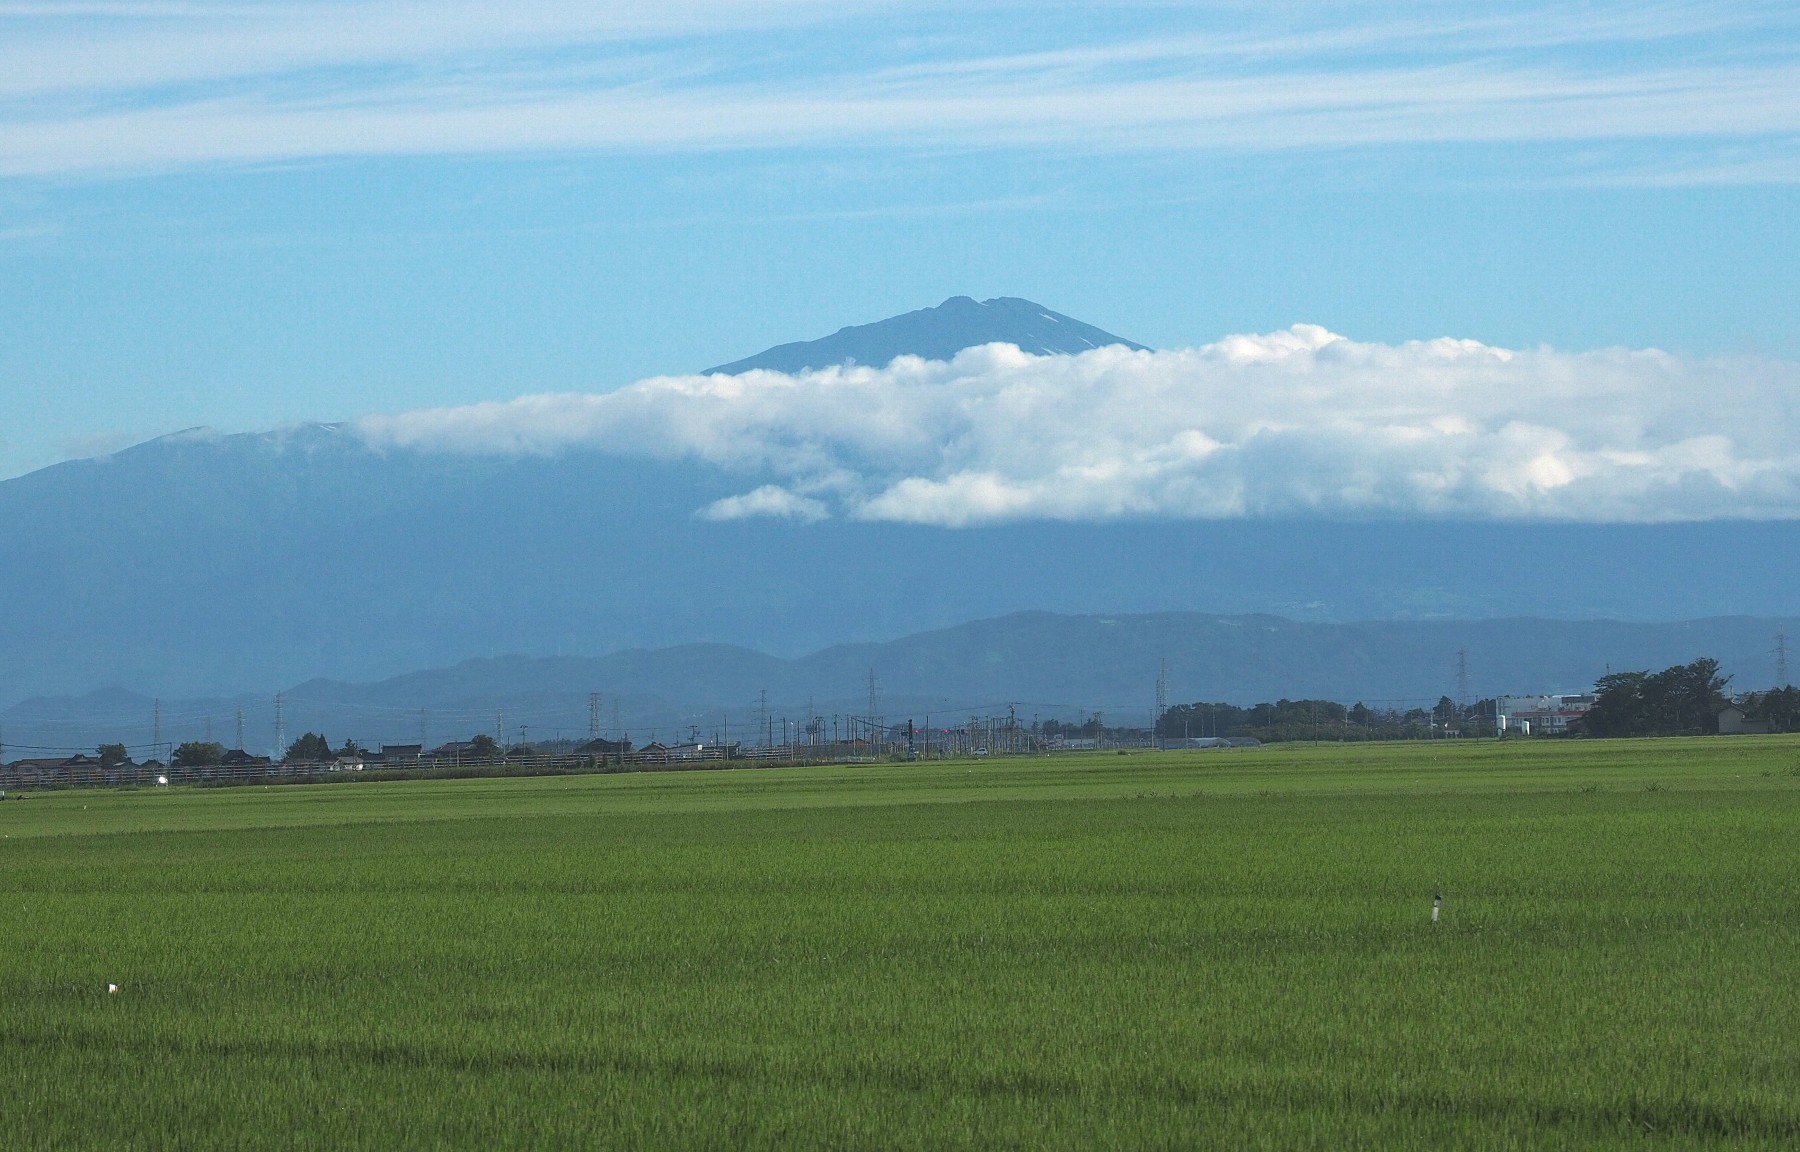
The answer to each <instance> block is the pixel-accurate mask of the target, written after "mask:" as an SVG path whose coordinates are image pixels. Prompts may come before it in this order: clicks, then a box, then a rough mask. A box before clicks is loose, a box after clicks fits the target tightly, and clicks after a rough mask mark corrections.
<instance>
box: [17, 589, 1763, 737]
mask: <svg viewBox="0 0 1800 1152" xmlns="http://www.w3.org/2000/svg"><path fill="white" fill-rule="evenodd" d="M1778 624H1779V621H1778V620H1775V619H1767V618H1756V617H1742V616H1737V617H1717V618H1712V619H1702V620H1688V621H1676V622H1669V623H1629V622H1622V621H1570V620H1554V619H1545V618H1510V619H1495V620H1448V621H1444V620H1439V621H1394V620H1376V621H1355V622H1347V623H1322V622H1300V621H1294V620H1290V619H1287V618H1285V617H1280V616H1275V615H1270V614H1266V613H1256V614H1242V615H1221V614H1215V613H1199V612H1156V613H1137V614H1125V613H1117V614H1061V613H1053V612H1042V611H1026V612H1015V613H1010V614H1007V615H1005V616H1000V617H994V618H990V619H984V620H973V621H969V622H966V623H963V624H959V625H955V626H952V627H949V628H940V629H932V630H927V631H922V632H918V633H915V634H911V635H908V636H903V637H900V638H898V639H896V640H892V641H887V642H880V643H867V642H863V643H849V644H837V645H832V646H829V647H826V648H822V649H819V650H817V651H814V652H810V653H806V654H804V655H801V656H797V657H792V658H784V657H779V656H773V655H769V654H767V653H763V652H758V651H755V650H753V649H748V648H743V647H739V646H732V645H710V644H690V645H677V646H672V647H668V648H661V649H641V648H640V649H627V650H622V651H617V652H612V653H608V654H605V655H600V656H560V657H559V656H543V657H530V656H518V655H513V656H502V657H495V658H486V657H483V658H474V659H469V660H464V661H460V662H458V663H456V664H454V665H451V666H448V667H443V668H430V669H420V670H416V671H413V672H408V673H405V674H402V675H399V676H393V677H388V678H385V679H381V680H376V681H365V682H356V681H345V680H330V679H322V678H320V679H313V680H309V681H306V682H303V683H299V684H296V685H294V686H293V687H291V688H288V689H286V690H285V692H283V698H284V704H285V708H286V717H285V719H286V722H287V732H288V735H289V737H291V736H292V735H294V734H297V733H298V732H300V731H303V730H309V729H310V730H315V731H324V732H327V733H328V734H330V735H332V736H333V737H334V738H342V737H344V736H351V737H355V738H357V739H359V740H361V741H363V742H364V743H365V744H368V745H370V746H373V745H375V744H379V743H381V742H383V741H385V742H388V743H400V742H411V741H413V740H417V739H418V732H419V730H420V727H421V726H422V725H423V726H425V727H427V728H428V729H430V730H433V731H436V732H438V733H439V734H440V738H442V739H449V738H451V736H461V737H466V736H468V735H470V734H471V733H473V732H477V731H490V732H491V731H492V730H493V728H494V726H495V725H496V724H497V723H504V724H505V725H506V726H507V727H508V729H509V730H510V729H512V728H514V727H516V726H517V725H520V724H524V725H526V726H527V727H528V728H529V729H530V730H531V731H535V732H538V733H539V734H540V736H541V737H548V736H551V735H552V734H556V733H562V734H567V735H579V734H582V733H585V732H586V731H587V724H588V720H589V717H590V712H589V693H591V692H598V693H600V694H601V696H602V699H603V705H604V706H603V716H602V722H603V725H604V727H606V728H607V729H608V730H613V729H619V730H624V731H630V732H634V733H637V734H638V735H639V736H640V738H641V737H642V736H643V735H644V734H645V733H648V732H651V731H657V732H661V733H663V734H664V735H667V734H668V733H670V732H671V731H675V730H677V729H680V730H685V729H687V728H688V727H691V726H698V727H703V728H706V729H707V730H709V731H710V730H711V729H712V728H714V727H717V728H720V729H725V728H727V727H742V726H746V725H748V724H749V723H750V719H751V716H752V715H753V714H754V715H756V716H757V717H758V722H759V723H760V716H761V711H760V705H759V703H758V701H759V694H762V693H766V700H767V704H768V709H769V715H770V716H772V717H775V718H777V719H779V718H780V717H781V716H784V715H785V716H786V717H788V718H789V719H790V720H791V719H793V718H795V717H798V716H804V715H806V714H807V711H808V710H809V709H810V710H814V711H816V712H818V713H820V714H824V715H828V716H829V715H832V714H864V713H866V712H867V710H868V709H867V683H868V681H867V677H868V675H869V674H870V673H871V672H873V673H874V674H875V676H876V679H877V691H878V694H879V698H880V703H879V704H878V708H879V710H880V711H881V712H882V713H883V714H884V715H887V716H888V717H890V718H896V719H898V718H908V717H910V718H912V719H915V720H922V719H923V718H924V717H925V716H927V715H937V716H939V717H943V716H963V717H966V715H968V714H969V713H970V712H975V711H979V712H983V713H992V712H1003V711H1005V710H1006V709H1007V708H1008V707H1009V706H1012V707H1017V708H1019V709H1021V710H1022V714H1024V715H1034V714H1036V715H1042V716H1043V717H1045V718H1050V717H1051V716H1055V717H1057V718H1061V719H1075V718H1079V717H1083V716H1085V715H1088V714H1091V713H1092V712H1093V711H1104V712H1106V713H1107V714H1108V715H1110V716H1114V717H1115V718H1118V719H1121V720H1131V719H1133V718H1134V717H1135V718H1137V719H1142V717H1143V716H1144V715H1145V714H1147V713H1148V710H1149V704H1150V700H1151V693H1152V688H1153V685H1154V682H1155V679H1156V676H1157V673H1158V669H1159V667H1162V666H1164V665H1165V664H1166V666H1167V669H1168V675H1169V689H1170V701H1171V702H1172V703H1173V702H1189V701H1194V700H1206V701H1226V702H1232V703H1238V704H1252V703H1258V702H1261V701H1264V700H1268V701H1273V700H1276V699H1279V698H1281V697H1284V696H1285V697H1288V698H1293V699H1301V698H1308V697H1317V698H1327V699H1336V700H1340V701H1342V702H1344V703H1346V704H1348V703H1353V702H1356V701H1359V700H1360V701H1362V702H1364V703H1367V704H1370V705H1375V706H1393V705H1396V704H1400V703H1404V704H1405V705H1407V706H1424V705H1427V704H1429V703H1431V702H1433V701H1435V700H1436V699H1437V698H1438V697H1439V696H1440V695H1452V696H1453V695H1455V694H1456V692H1457V690H1458V686H1457V677H1456V662H1457V654H1458V652H1459V651H1461V652H1466V653H1467V655H1468V659H1469V662H1470V691H1471V694H1472V695H1474V696H1476V697H1485V696H1491V695H1496V694H1537V693H1549V692H1570V691H1583V690H1586V689H1587V688H1589V687H1590V686H1591V685H1592V684H1593V682H1594V681H1595V679H1597V678H1598V677H1599V676H1601V675H1602V674H1604V673H1605V672H1606V671H1608V670H1614V671H1616V670H1622V669H1626V668H1648V669H1660V668H1663V667H1667V666H1668V665H1671V664H1676V663H1685V662H1687V661H1689V660H1692V659H1694V658H1695V657H1698V656H1713V657H1716V658H1719V659H1720V660H1721V661H1722V662H1723V664H1724V668H1725V671H1726V672H1727V673H1730V674H1735V675H1736V676H1737V678H1738V679H1737V682H1736V685H1735V686H1736V687H1738V688H1744V689H1757V688H1764V687H1767V686H1768V683H1767V681H1768V680H1769V679H1770V673H1771V672H1772V667H1771V661H1770V658H1769V655H1768V648H1769V643H1770V641H1771V640H1772V638H1773V636H1774V633H1775V629H1776V627H1777V626H1778ZM273 695H274V694H273V692H265V693H261V694H255V695H243V694H240V695H236V696H220V697H210V698H194V699H187V700H173V699H165V700H164V701H163V702H162V716H163V724H164V732H165V735H166V736H169V737H172V738H175V739H198V738H200V737H201V736H202V735H203V734H204V733H205V732H207V731H211V732H212V733H213V736H214V738H225V737H226V736H227V735H228V733H229V732H230V726H231V723H232V722H233V720H234V718H235V714H236V711H237V709H239V708H243V709H244V712H245V715H246V718H247V721H246V722H247V729H246V730H247V731H249V732H253V733H257V734H259V739H260V740H261V741H262V742H264V743H268V742H270V741H271V740H272V736H271V735H270V733H271V732H272V726H273V720H274V717H273V709H272V700H273ZM151 712H152V707H151V700H150V697H149V696H147V695H143V694H140V693H132V692H127V691H122V690H119V689H116V688H113V689H104V690H101V691H100V692H96V693H90V694H88V695H86V696H82V697H62V698H36V699H33V700H29V701H25V702H22V703H20V704H18V705H14V706H13V707H11V708H8V709H6V710H4V711H3V712H0V722H4V725H5V729H6V731H7V732H8V733H9V734H11V735H9V737H8V739H9V741H11V742H13V743H14V744H15V745H17V744H26V745H36V746H43V747H50V746H55V747H91V746H92V745H93V744H95V743H98V742H99V741H100V740H102V739H108V740H110V739H124V740H125V741H126V742H127V743H139V742H142V741H147V740H148V739H149V735H150V733H149V728H150V723H151V719H152V717H151ZM502 717H504V719H502ZM615 717H616V718H615Z"/></svg>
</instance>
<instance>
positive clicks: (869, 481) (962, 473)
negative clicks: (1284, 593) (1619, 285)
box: [359, 325, 1800, 526]
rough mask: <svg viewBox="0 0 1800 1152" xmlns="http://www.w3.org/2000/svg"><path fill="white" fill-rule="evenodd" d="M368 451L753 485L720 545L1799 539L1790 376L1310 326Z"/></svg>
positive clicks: (684, 383)
mask: <svg viewBox="0 0 1800 1152" xmlns="http://www.w3.org/2000/svg"><path fill="white" fill-rule="evenodd" d="M359 430H360V431H361V433H362V435H364V436H365V437H366V438H367V439H368V440H369V441H370V442H371V443H373V444H376V445H379V446H383V447H389V448H405V449H412V450H420V451H436V452H467V453H502V454H505V453H551V452H560V451H566V450H575V449H580V450H599V451H607V452H614V453H618V454H622V455H634V454H642V453H644V452H647V451H648V452H654V453H656V454H659V455H661V456H664V457H668V458H687V459H694V460H698V461H703V462H705V463H708V464H711V465H713V466H716V467H718V468H721V469H724V470H726V471H728V472H731V473H734V474H738V475H741V476H743V477H745V478H746V481H747V482H748V483H749V484H751V485H752V487H750V488H749V489H748V490H747V491H746V492H745V494H744V495H742V496H738V497H733V498H730V499H728V500H726V501H722V502H720V503H718V504H715V505H713V506H711V507H709V508H707V509H704V510H699V513H700V514H701V515H705V516H708V517H711V518H717V519H739V518H745V517H750V516H757V515H770V516H782V517H798V518H802V519H817V518H822V517H823V516H826V515H839V516H848V517H855V518H862V519H870V520H888V521H904V522H914V523H923V524H936V525H945V526H966V525H974V524H983V523H993V522H999V521H1008V520H1026V519H1057V520H1110V519H1121V518H1151V519H1194V518H1234V517H1279V516H1351V517H1464V518H1476V519H1547V520H1577V521H1596V522H1605V521H1612V522H1617V521H1662V520H1682V519H1715V518H1790V517H1800V365H1795V364H1791V363H1787V362H1782V361H1768V360H1748V359H1739V360H1730V361H1726V360H1706V361H1701V360H1688V359H1683V358H1679V357H1674V356H1670V355H1667V354H1664V353H1661V352H1656V351H1653V350H1652V351H1632V350H1626V349H1606V350H1600V351H1594V352H1584V353H1565V352H1558V351H1555V350H1551V349H1542V348H1540V349H1522V350H1510V349H1504V348H1496V347H1491V346H1488V345H1484V344H1480V343H1476V342H1474V341H1467V340H1450V339H1440V340H1429V341H1414V342H1409V343H1406V344H1399V345H1386V344H1371V343H1361V342H1357V341H1353V340H1349V339H1346V338H1344V337H1341V336H1338V335H1335V334H1333V333H1331V332H1328V331H1326V330H1325V329H1323V328H1318V327H1314V326H1309V325H1297V326H1295V327H1294V328H1292V329H1289V330H1286V331H1280V332H1273V333H1266V334H1260V335H1242V336H1232V337H1228V338H1226V339H1224V340H1221V341H1218V342H1216V343H1213V344H1209V345H1206V346H1205V347H1202V348H1197V349H1191V350H1182V351H1169V352H1132V351H1128V350H1126V349H1124V348H1122V347H1114V348H1105V349H1100V350H1097V351H1092V352H1087V353H1084V354H1082V355H1079V356H1047V357H1036V356H1031V355H1028V354H1025V353H1023V352H1020V351H1019V350H1018V349H1017V348H1014V347H1012V346H1011V345H988V346H985V347H981V348H973V349H969V350H966V351H964V352H962V353H961V354H959V355H958V356H957V357H956V358H955V359H954V360H951V361H947V362H945V361H924V360H920V359H917V358H913V357H902V358H900V359H898V360H896V361H894V363H892V364H891V365H888V366H886V367H884V368H866V367H842V368H833V369H828V370H825V371H820V372H808V373H802V374H799V375H786V374H781V373H773V372H760V371H759V372H750V373H746V374H744V375H741V376H684V377H660V378H656V379H652V380H646V381H642V382H640V383H637V384H634V385H631V386H629V387H627V388H624V389H621V390H619V391H617V392H612V393H607V394H602V395H546V396H530V397H524V398H521V399H519V400H515V401H511V402H507V403H490V404H480V405H472V406H468V407H462V408H449V409H436V410H424V411H417V412H409V413H403V414H400V415H395V416H379V417H370V418H368V419H366V420H364V421H362V422H361V424H360V425H359ZM647 446H648V447H647Z"/></svg>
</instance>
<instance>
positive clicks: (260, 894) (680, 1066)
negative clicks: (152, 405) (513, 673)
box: [0, 737, 1800, 1149]
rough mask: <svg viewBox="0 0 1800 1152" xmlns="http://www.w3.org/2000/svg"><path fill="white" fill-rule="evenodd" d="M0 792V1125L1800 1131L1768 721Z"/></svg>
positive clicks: (1307, 1136)
mask: <svg viewBox="0 0 1800 1152" xmlns="http://www.w3.org/2000/svg"><path fill="white" fill-rule="evenodd" d="M0 836H3V837H4V838H3V839H0V913H3V914H0V1086H3V1087H0V1100H3V1105H0V1143H4V1144H5V1146H7V1147H10V1148H45V1149H49V1148H57V1149H62V1148H80V1147H104V1148H170V1147H181V1148H249V1147H280V1148H333V1149H338V1148H372V1149H373V1148H381V1149H389V1148H446V1147H448V1148H458V1147H467V1148H525V1147H565V1146H643V1147H724V1146H729V1147H768V1148H774V1147H782V1148H791V1147H804V1146H828V1147H834V1148H858V1147H868V1148H956V1147H1016V1148H1043V1147H1052V1148H1054V1147H1067V1148H1089V1147H1097V1146H1108V1147H1154V1148H1161V1147H1221V1148H1320V1149H1325V1148H1332V1149H1338V1148H1356V1147H1368V1148H1377V1147H1382V1148H1385V1147H1434V1148H1482V1149H1488V1148H1514V1147H1516V1148H1585V1147H1614V1146H1620V1145H1632V1146H1637V1145H1649V1146H1660V1147H1743V1148H1771V1149H1773V1148H1793V1147H1796V1146H1800V741H1797V740H1794V739H1789V738H1785V737H1769V738H1748V737H1746V738H1739V739H1710V740H1706V739H1693V740H1677V739H1670V740H1658V741H1593V742H1573V741H1569V742H1563V741H1555V742H1553V741H1543V742H1536V743H1532V742H1513V743H1502V744H1495V743H1487V744H1480V745H1476V744H1458V743H1448V742H1445V743H1437V744H1429V745H1385V746H1384V745H1369V746H1345V747H1320V748H1304V747H1287V748H1278V747H1271V748H1265V749H1262V750H1260V751H1234V752H1216V751H1205V752H1186V753H1167V754H1157V753H1146V754H1140V755H1132V756H1116V755H1104V756H1085V757H1067V758H1056V759H1049V758H1045V759H1017V760H1005V759H996V760H963V761H944V762H932V763H920V764H889V765H864V766H855V767H834V768H806V769H770V770H736V771H727V772H688V773H671V774H666V775H664V774H658V775H651V774H644V775H615V776H590V777H562V778H547V779H522V780H458V781H415V782H396V783H357V784H340V785H324V786H306V787H274V788H234V789H217V790H169V789H156V790H142V791H114V792H105V791H69V792H61V793H40V794H35V795H32V796H30V797H29V798H27V799H24V800H14V799H12V798H10V797H9V798H8V799H7V800H6V801H5V802H4V803H0ZM1440 889H1441V891H1442V893H1443V897H1444V908H1443V915H1442V919H1441V921H1440V922H1439V923H1438V924H1437V925H1436V926H1435V927H1434V926H1433V925H1432V924H1431V923H1430V908H1431V901H1432V896H1433V893H1434V891H1437V890H1440ZM109 984H117V985H118V988H119V990H118V991H117V992H116V993H114V992H108V990H107V989H108V985H109Z"/></svg>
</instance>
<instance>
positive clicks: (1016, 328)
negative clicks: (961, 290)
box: [706, 296, 1144, 375]
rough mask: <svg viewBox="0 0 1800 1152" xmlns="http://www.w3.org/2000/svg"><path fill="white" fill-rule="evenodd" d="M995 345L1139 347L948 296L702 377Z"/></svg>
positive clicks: (1042, 314)
mask: <svg viewBox="0 0 1800 1152" xmlns="http://www.w3.org/2000/svg"><path fill="white" fill-rule="evenodd" d="M993 343H1006V344H1016V345H1018V346H1019V348H1020V349H1022V350H1023V351H1026V352H1030V353H1032V354H1033V355H1037V356H1046V355H1054V354H1057V353H1076V352H1086V351H1087V350H1089V349H1090V348H1103V347H1105V346H1107V345H1109V344H1123V345H1125V346H1126V347H1127V348H1133V349H1139V350H1141V349H1143V347H1144V346H1143V345H1142V344H1138V343H1134V342H1133V341H1130V340H1127V339H1125V338H1124V337H1122V336H1114V335H1113V334H1112V333H1110V332H1107V331H1105V330H1103V329H1100V328H1096V327H1094V326H1093V325H1092V324H1085V323H1083V322H1082V321H1080V320H1076V319H1074V318H1072V317H1069V316H1064V315H1063V314H1062V313H1060V312H1052V311H1051V310H1050V309H1048V308H1046V307H1044V306H1043V305H1042V304H1037V303H1034V302H1032V301H1030V300H1024V299H1021V298H1019V297H1017V296H996V297H995V298H993V299H992V300H980V301H978V300H975V299H974V298H972V297H969V296H952V297H950V299H948V300H946V301H944V302H943V303H942V304H939V305H938V306H937V307H936V308H920V309H918V310H917V311H914V312H907V313H904V314H902V315H899V316H890V317H889V318H888V319H886V320H877V321H875V322H874V323H873V324H855V325H851V326H850V327H847V328H840V329H838V330H837V331H836V332H834V333H832V334H831V335H830V336H826V337H824V338H823V339H820V340H805V341H800V342H797V343H793V344H780V345H777V346H776V347H774V348H770V349H768V350H766V351H763V352H759V353H757V354H756V355H754V356H749V357H746V358H744V359H742V360H734V361H732V362H731V363H729V364H721V365H719V366H718V367H716V368H708V369H707V370H706V371H707V372H708V373H713V372H722V373H726V374H728V375H735V374H736V373H739V372H748V371H750V370H752V369H755V368H766V369H769V370H771V371H775V372H803V371H806V370H807V369H812V368H828V367H830V366H832V365H834V364H867V365H872V366H874V367H877V368H880V367H885V366H886V365H887V364H888V362H889V361H891V360H893V359H894V357H896V356H923V357H924V358H925V359H927V360H948V359H950V358H951V357H952V356H954V355H956V354H957V353H958V352H961V351H962V350H963V349H964V348H972V347H974V346H975V345H978V344H993Z"/></svg>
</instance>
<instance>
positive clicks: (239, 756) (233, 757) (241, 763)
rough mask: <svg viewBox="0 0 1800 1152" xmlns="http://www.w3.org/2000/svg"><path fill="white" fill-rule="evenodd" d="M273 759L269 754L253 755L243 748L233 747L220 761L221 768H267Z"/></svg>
mask: <svg viewBox="0 0 1800 1152" xmlns="http://www.w3.org/2000/svg"><path fill="white" fill-rule="evenodd" d="M272 763H273V761H272V760H270V759H269V758H268V757H267V756H253V755H251V754H250V753H248V752H246V751H244V750H243V749H242V748H233V749H232V750H231V751H229V752H227V753H225V756H224V758H223V759H221V760H220V761H219V767H221V768H267V767H268V766H269V765H270V764H272Z"/></svg>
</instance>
